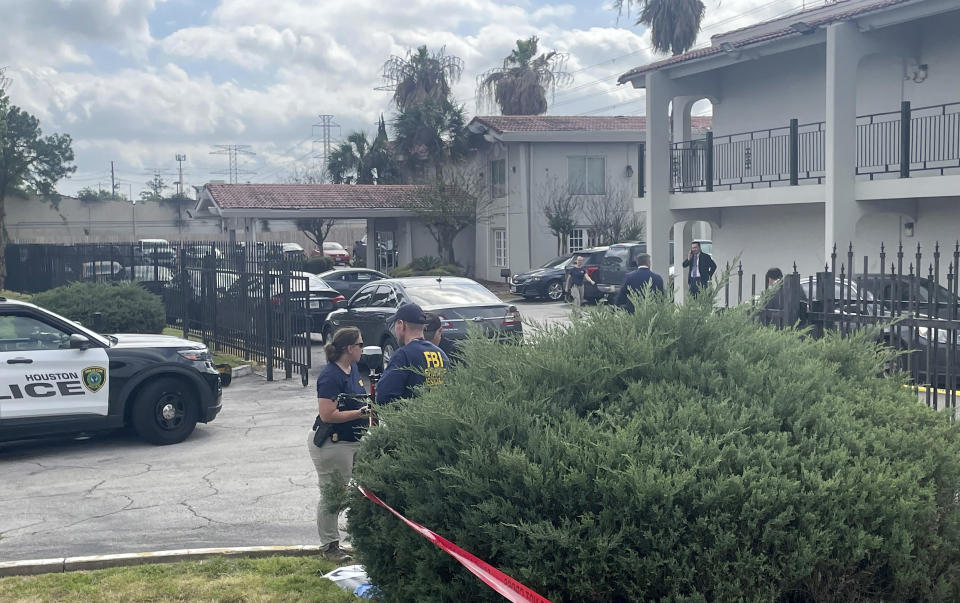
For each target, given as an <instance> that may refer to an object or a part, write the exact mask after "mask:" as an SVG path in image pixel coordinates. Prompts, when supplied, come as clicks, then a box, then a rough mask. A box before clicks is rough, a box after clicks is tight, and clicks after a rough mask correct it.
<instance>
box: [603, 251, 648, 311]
mask: <svg viewBox="0 0 960 603" xmlns="http://www.w3.org/2000/svg"><path fill="white" fill-rule="evenodd" d="M646 252H647V244H646V243H639V242H630V243H615V244H613V245H611V246H610V247H609V248H608V249H607V252H606V254H604V256H603V259H602V260H601V262H600V270H599V271H598V274H597V275H596V276H594V277H593V280H595V281H597V289H599V291H600V293H601V294H602V295H605V296H607V299H609V300H612V299H613V298H614V297H615V296H616V295H617V293H619V292H620V287H622V286H623V279H624V277H625V276H626V275H627V273H628V272H630V271H632V270H634V269H636V267H637V257H639V256H640V254H641V253H646Z"/></svg>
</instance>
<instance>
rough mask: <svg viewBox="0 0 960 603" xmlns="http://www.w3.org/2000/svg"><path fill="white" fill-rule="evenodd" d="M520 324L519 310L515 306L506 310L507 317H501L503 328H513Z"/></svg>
mask: <svg viewBox="0 0 960 603" xmlns="http://www.w3.org/2000/svg"><path fill="white" fill-rule="evenodd" d="M518 324H520V310H517V307H516V306H510V307H509V308H507V315H506V316H504V317H503V326H505V327H515V326H517V325H518Z"/></svg>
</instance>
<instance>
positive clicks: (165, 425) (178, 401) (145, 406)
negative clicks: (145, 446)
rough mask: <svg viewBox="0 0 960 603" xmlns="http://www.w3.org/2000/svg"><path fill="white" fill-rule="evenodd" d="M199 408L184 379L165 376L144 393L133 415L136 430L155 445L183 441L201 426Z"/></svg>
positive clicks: (148, 384)
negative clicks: (195, 428) (198, 421)
mask: <svg viewBox="0 0 960 603" xmlns="http://www.w3.org/2000/svg"><path fill="white" fill-rule="evenodd" d="M198 414H199V408H198V404H197V400H196V395H195V394H194V391H193V388H191V387H190V386H189V385H188V384H187V383H186V382H185V381H183V380H182V379H177V378H175V377H163V378H161V379H156V380H154V381H151V382H149V383H147V385H146V386H145V387H144V388H143V389H142V390H140V393H139V394H137V397H136V399H135V400H134V402H133V408H132V409H131V412H130V419H131V423H132V424H133V429H134V431H136V432H137V435H139V436H140V437H141V438H143V439H144V440H146V441H148V442H150V443H151V444H158V445H166V444H176V443H178V442H182V441H183V440H185V439H186V438H187V436H189V435H190V434H191V433H193V428H194V427H196V426H197V418H198Z"/></svg>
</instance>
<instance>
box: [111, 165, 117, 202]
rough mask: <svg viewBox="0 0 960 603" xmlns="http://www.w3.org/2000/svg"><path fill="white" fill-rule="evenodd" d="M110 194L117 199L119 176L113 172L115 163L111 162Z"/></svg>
mask: <svg viewBox="0 0 960 603" xmlns="http://www.w3.org/2000/svg"><path fill="white" fill-rule="evenodd" d="M110 194H111V195H113V198H114V199H116V198H117V174H116V172H115V171H114V170H113V161H111V162H110Z"/></svg>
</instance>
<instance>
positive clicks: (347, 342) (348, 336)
mask: <svg viewBox="0 0 960 603" xmlns="http://www.w3.org/2000/svg"><path fill="white" fill-rule="evenodd" d="M358 341H360V329H358V328H357V327H344V328H342V329H337V332H336V333H334V334H333V337H331V338H330V342H329V343H327V345H325V346H323V353H324V354H326V356H327V362H336V361H337V360H340V357H341V356H343V353H344V352H346V351H347V348H348V347H350V346H351V345H354V344H355V343H357V342H358Z"/></svg>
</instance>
